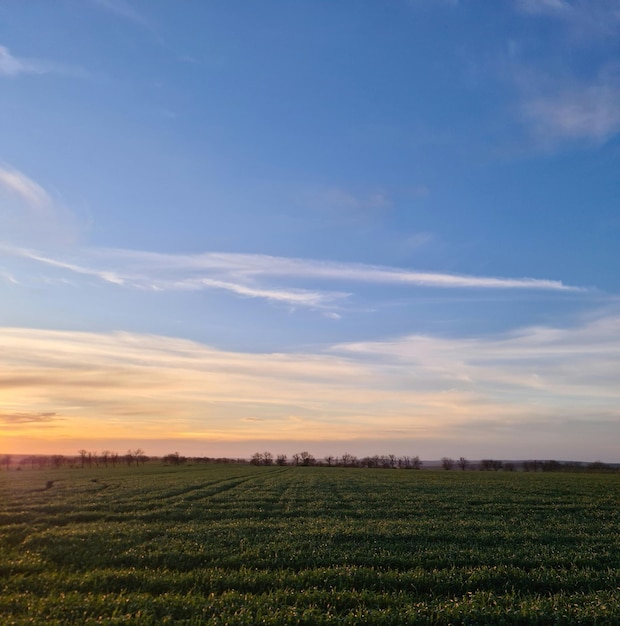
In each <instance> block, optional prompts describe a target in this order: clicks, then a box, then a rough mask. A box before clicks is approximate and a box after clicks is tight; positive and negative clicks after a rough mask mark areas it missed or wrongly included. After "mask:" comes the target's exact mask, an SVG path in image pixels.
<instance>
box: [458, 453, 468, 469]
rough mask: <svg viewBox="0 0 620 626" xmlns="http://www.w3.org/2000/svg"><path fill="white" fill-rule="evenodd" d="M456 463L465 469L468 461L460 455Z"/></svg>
mask: <svg viewBox="0 0 620 626" xmlns="http://www.w3.org/2000/svg"><path fill="white" fill-rule="evenodd" d="M458 464H459V467H460V468H461V469H462V470H463V471H465V470H466V469H467V466H468V465H469V461H468V460H467V459H466V458H465V457H464V456H462V457H459V460H458Z"/></svg>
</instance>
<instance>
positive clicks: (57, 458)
mask: <svg viewBox="0 0 620 626" xmlns="http://www.w3.org/2000/svg"><path fill="white" fill-rule="evenodd" d="M50 462H51V464H52V467H53V468H54V469H59V468H61V467H62V466H63V465H64V464H65V463H66V462H67V459H65V457H64V456H63V455H62V454H54V455H52V456H51V457H50Z"/></svg>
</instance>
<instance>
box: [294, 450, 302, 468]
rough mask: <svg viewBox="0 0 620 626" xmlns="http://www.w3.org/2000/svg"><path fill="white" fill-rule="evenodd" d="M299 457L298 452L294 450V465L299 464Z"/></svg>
mask: <svg viewBox="0 0 620 626" xmlns="http://www.w3.org/2000/svg"><path fill="white" fill-rule="evenodd" d="M300 459H301V457H300V455H299V454H297V452H295V454H293V463H294V464H295V465H299V461H300Z"/></svg>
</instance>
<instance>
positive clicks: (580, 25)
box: [517, 0, 620, 42]
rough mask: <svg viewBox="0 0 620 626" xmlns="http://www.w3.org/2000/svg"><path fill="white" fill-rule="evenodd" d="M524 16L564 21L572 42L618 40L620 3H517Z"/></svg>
mask: <svg viewBox="0 0 620 626" xmlns="http://www.w3.org/2000/svg"><path fill="white" fill-rule="evenodd" d="M517 7H518V8H519V9H520V10H521V11H523V12H524V13H528V14H530V15H540V16H545V17H548V18H551V19H556V20H561V21H562V22H563V23H564V24H565V26H567V27H568V29H569V33H568V34H569V35H570V36H571V39H572V40H573V41H575V40H581V41H582V42H586V41H588V40H592V39H599V38H601V37H603V38H607V37H615V36H617V35H618V29H619V27H620V2H619V1H618V0H572V2H568V0H518V2H517Z"/></svg>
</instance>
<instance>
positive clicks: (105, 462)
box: [99, 450, 110, 467]
mask: <svg viewBox="0 0 620 626" xmlns="http://www.w3.org/2000/svg"><path fill="white" fill-rule="evenodd" d="M99 458H100V459H101V462H102V463H103V465H104V466H105V467H107V466H108V461H109V460H110V451H109V450H102V451H101V454H100V456H99Z"/></svg>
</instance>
